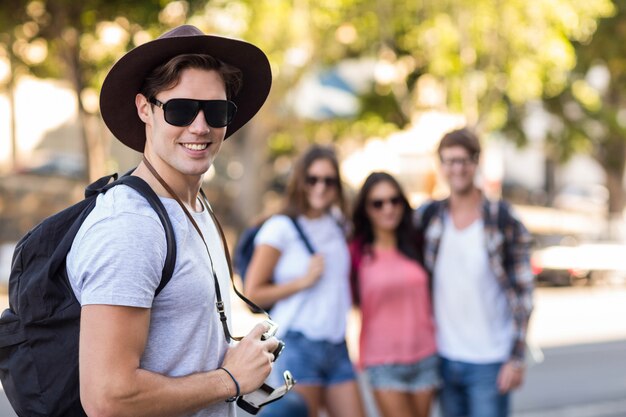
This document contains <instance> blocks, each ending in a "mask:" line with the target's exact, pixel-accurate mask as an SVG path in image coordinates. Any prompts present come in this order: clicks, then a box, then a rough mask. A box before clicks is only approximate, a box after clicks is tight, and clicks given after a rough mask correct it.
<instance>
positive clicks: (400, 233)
mask: <svg viewBox="0 0 626 417" xmlns="http://www.w3.org/2000/svg"><path fill="white" fill-rule="evenodd" d="M382 182H386V183H389V184H391V186H392V187H393V188H395V189H396V192H397V193H398V196H400V198H401V199H402V208H403V213H402V219H401V220H400V223H399V224H398V227H397V228H396V231H395V232H396V239H397V245H398V250H399V251H400V252H402V253H403V254H404V255H406V256H407V257H409V258H411V259H415V260H417V261H420V262H421V251H420V242H419V239H418V234H417V230H416V229H415V227H414V225H413V220H412V210H411V205H410V204H409V201H408V200H407V198H406V195H405V194H404V191H403V190H402V186H401V185H400V183H399V182H398V180H396V179H395V178H394V177H393V176H392V175H391V174H388V173H387V172H372V173H371V174H370V175H369V176H368V177H367V178H366V179H365V182H364V183H363V185H362V186H361V189H360V190H359V193H358V195H357V197H356V202H355V205H354V211H353V212H352V225H353V228H354V231H353V239H356V240H358V241H359V244H360V245H362V249H363V250H365V251H369V250H370V248H371V245H372V243H374V230H373V228H372V222H371V221H370V218H369V216H368V215H367V203H368V197H369V194H370V192H371V191H372V188H374V186H376V185H377V184H380V183H382Z"/></svg>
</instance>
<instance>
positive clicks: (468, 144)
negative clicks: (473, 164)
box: [437, 127, 480, 161]
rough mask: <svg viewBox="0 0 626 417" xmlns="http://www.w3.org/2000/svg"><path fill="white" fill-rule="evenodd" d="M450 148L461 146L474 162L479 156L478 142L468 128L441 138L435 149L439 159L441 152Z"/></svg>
mask: <svg viewBox="0 0 626 417" xmlns="http://www.w3.org/2000/svg"><path fill="white" fill-rule="evenodd" d="M452 146H461V147H463V148H465V150H467V152H468V153H469V155H470V157H471V158H472V159H473V160H474V161H478V157H479V156H480V141H479V140H478V136H476V133H474V132H473V131H472V130H470V129H469V128H466V127H464V128H462V129H457V130H453V131H452V132H448V133H446V134H445V135H444V136H443V138H441V141H440V142H439V147H438V148H437V153H438V154H439V158H441V151H442V150H443V149H445V148H450V147H452Z"/></svg>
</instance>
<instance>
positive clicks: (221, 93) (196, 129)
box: [136, 68, 226, 180]
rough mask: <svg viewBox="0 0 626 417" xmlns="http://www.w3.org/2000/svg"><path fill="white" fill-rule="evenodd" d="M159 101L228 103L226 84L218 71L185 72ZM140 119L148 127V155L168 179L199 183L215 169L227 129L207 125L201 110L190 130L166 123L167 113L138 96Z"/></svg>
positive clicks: (160, 93)
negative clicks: (187, 178)
mask: <svg viewBox="0 0 626 417" xmlns="http://www.w3.org/2000/svg"><path fill="white" fill-rule="evenodd" d="M155 98H156V99H157V100H159V101H160V102H162V103H167V102H168V100H171V99H174V98H188V99H196V100H225V99H226V89H225V86H224V81H223V80H222V78H221V76H220V75H219V73H218V72H217V71H214V70H204V69H197V68H188V69H185V70H183V71H182V72H181V75H180V79H179V82H178V84H176V85H175V86H174V87H173V88H170V89H168V90H164V91H161V92H159V93H157V94H156V96H155ZM136 105H137V111H138V114H139V117H140V118H141V120H142V121H143V122H144V123H145V124H146V146H145V149H144V155H145V156H146V157H147V158H148V159H149V160H150V161H151V162H152V164H153V165H154V166H155V167H156V168H157V170H158V171H159V172H160V173H161V175H163V176H164V177H172V176H174V177H177V178H180V177H190V179H193V180H197V178H198V177H200V176H202V175H203V174H204V173H205V172H207V171H208V169H209V168H210V167H211V164H212V163H213V161H214V159H215V157H216V155H217V153H218V152H219V150H220V148H221V146H222V143H223V141H224V136H225V134H226V127H221V128H214V127H211V126H209V125H208V124H207V122H206V120H205V117H204V112H203V111H202V110H200V112H199V113H198V115H197V116H196V118H195V119H194V120H193V122H192V123H191V124H190V125H189V126H184V127H179V126H173V125H171V124H169V123H167V122H166V121H165V118H164V114H163V109H161V108H160V107H158V106H156V105H152V104H150V103H149V102H148V99H147V98H146V97H144V96H143V95H141V94H138V95H137V98H136Z"/></svg>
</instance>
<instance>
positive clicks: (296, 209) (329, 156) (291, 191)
mask: <svg viewBox="0 0 626 417" xmlns="http://www.w3.org/2000/svg"><path fill="white" fill-rule="evenodd" d="M320 159H325V160H327V161H328V162H330V163H331V164H332V166H333V168H334V169H335V172H336V174H337V204H336V205H337V206H338V207H339V209H340V210H341V213H342V214H345V210H346V200H345V196H344V193H343V185H342V182H341V173H340V171H339V161H338V160H337V155H336V154H335V151H334V150H333V148H331V147H328V146H320V145H313V146H311V147H310V148H309V149H308V150H307V151H306V152H304V153H303V154H302V155H301V156H300V158H299V159H298V160H297V161H296V164H295V166H294V170H293V173H292V175H291V177H290V178H289V183H288V184H287V193H286V200H285V206H284V209H283V213H284V214H286V215H288V216H292V217H297V216H299V215H301V214H304V213H306V212H307V211H308V210H309V208H310V205H309V200H308V198H307V184H306V177H307V175H308V171H309V168H310V167H311V165H313V163H314V162H315V161H318V160H320Z"/></svg>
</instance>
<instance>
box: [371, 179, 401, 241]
mask: <svg viewBox="0 0 626 417" xmlns="http://www.w3.org/2000/svg"><path fill="white" fill-rule="evenodd" d="M404 209H405V207H404V201H403V199H402V196H401V194H400V191H399V190H398V189H397V188H396V187H395V186H394V185H393V184H392V183H390V182H389V181H380V182H378V183H377V184H375V185H374V186H372V188H371V189H370V191H369V193H368V195H367V196H366V199H365V211H366V213H367V217H368V218H369V220H370V223H371V225H372V229H374V230H380V231H394V230H396V228H397V227H398V225H399V224H400V221H401V220H402V215H403V214H404Z"/></svg>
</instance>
